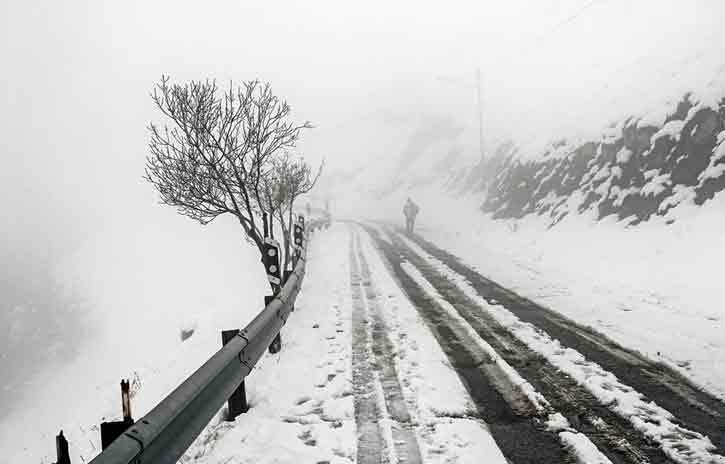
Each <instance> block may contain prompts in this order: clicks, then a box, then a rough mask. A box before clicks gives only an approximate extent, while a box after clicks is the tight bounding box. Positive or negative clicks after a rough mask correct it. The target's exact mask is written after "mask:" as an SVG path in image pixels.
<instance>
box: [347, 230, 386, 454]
mask: <svg viewBox="0 0 725 464" xmlns="http://www.w3.org/2000/svg"><path fill="white" fill-rule="evenodd" d="M353 240H354V237H353V236H352V234H351V237H350V251H349V259H350V287H351V290H352V382H353V392H354V395H355V398H354V406H355V425H356V427H357V458H356V460H355V462H356V463H358V464H380V463H382V462H387V459H385V460H384V458H385V456H384V454H383V451H384V450H385V448H386V447H387V443H386V440H385V438H384V437H383V431H382V428H381V423H380V420H381V417H382V411H381V410H380V405H379V401H378V398H377V395H378V390H377V388H376V387H375V378H374V372H373V369H372V366H371V365H370V360H371V358H372V353H371V350H370V334H369V333H368V328H367V325H368V320H367V319H368V318H367V310H366V308H365V303H364V301H363V295H362V290H361V288H360V273H359V271H358V269H357V264H356V257H355V250H354V243H353Z"/></svg>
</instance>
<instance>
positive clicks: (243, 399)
mask: <svg viewBox="0 0 725 464" xmlns="http://www.w3.org/2000/svg"><path fill="white" fill-rule="evenodd" d="M237 335H239V329H232V330H222V346H224V345H226V344H227V343H229V341H230V340H231V339H233V338H234V337H236V336H237ZM227 409H228V413H227V417H225V418H224V420H226V421H229V422H233V421H234V419H236V418H237V416H238V415H240V414H242V413H245V412H247V411H249V404H247V389H246V387H245V386H244V380H242V383H241V384H239V386H238V387H237V389H236V390H234V393H232V396H230V397H229V399H228V400H227Z"/></svg>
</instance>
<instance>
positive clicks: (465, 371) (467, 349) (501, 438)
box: [373, 231, 606, 464]
mask: <svg viewBox="0 0 725 464" xmlns="http://www.w3.org/2000/svg"><path fill="white" fill-rule="evenodd" d="M373 232H374V231H373ZM373 236H374V235H373ZM375 243H376V244H377V245H378V248H379V249H380V250H382V252H383V255H384V257H385V258H386V259H387V261H388V263H389V264H390V268H391V270H392V272H393V274H394V275H395V277H396V278H397V279H398V281H399V282H400V284H401V287H402V288H403V290H404V292H405V293H406V294H407V296H408V298H409V299H410V300H411V302H412V303H413V304H414V306H415V307H416V309H418V311H419V313H420V314H421V315H422V317H423V319H424V320H425V321H426V323H427V324H428V326H429V327H430V329H431V332H433V335H434V336H435V338H436V339H437V340H438V343H439V344H440V345H441V347H442V349H443V351H444V352H445V354H446V356H447V357H448V359H449V361H450V363H451V365H452V367H453V368H454V370H455V371H456V373H457V374H458V376H459V377H460V378H461V380H462V382H463V384H464V385H465V386H466V389H467V390H468V392H469V394H470V396H471V399H472V400H473V402H474V404H475V405H476V408H477V410H478V414H479V416H480V418H481V419H483V420H484V421H485V422H486V424H487V425H488V428H489V430H490V432H491V434H492V435H493V437H494V439H495V441H496V444H497V445H498V447H499V448H500V449H501V451H502V452H503V453H504V455H505V456H506V458H507V459H508V460H510V461H511V462H512V463H514V464H541V463H557V464H566V463H573V462H577V458H576V453H575V452H574V451H573V450H572V451H570V450H569V449H565V447H564V446H562V444H561V443H560V442H559V437H558V436H557V434H556V433H555V432H554V431H551V430H548V429H547V424H546V423H545V422H544V421H543V420H542V419H541V417H540V411H538V410H537V407H536V405H535V404H533V403H534V401H533V400H532V399H531V398H528V397H527V396H526V394H525V393H524V392H522V391H521V390H520V389H518V388H512V387H511V385H510V378H507V376H506V374H505V373H504V372H502V370H501V367H500V365H498V364H499V363H497V360H496V359H492V357H491V355H490V354H489V353H487V352H485V351H484V350H482V349H481V348H480V347H479V346H478V345H477V344H476V343H475V342H474V341H473V340H471V338H470V334H469V333H468V332H467V331H466V328H465V327H462V326H461V325H460V324H459V323H458V322H457V321H455V320H452V319H451V317H450V315H449V314H448V313H447V312H446V310H444V309H443V308H441V307H440V305H439V304H438V303H437V302H436V301H435V300H434V299H432V298H430V296H429V295H428V294H427V293H426V292H425V291H424V290H423V289H422V288H421V287H420V286H419V285H418V283H416V282H415V280H414V279H413V278H411V277H410V276H409V275H408V274H407V273H406V272H405V270H403V268H402V267H401V262H400V260H399V259H398V255H397V254H396V253H395V252H394V251H393V250H392V247H391V245H390V244H387V243H385V242H383V241H381V240H380V239H379V238H376V239H375ZM572 437H576V438H572ZM567 438H569V439H570V441H569V442H568V443H567V444H571V445H573V444H574V442H575V441H576V440H577V438H580V436H578V434H570V435H567ZM595 462H596V461H595ZM599 462H606V461H599Z"/></svg>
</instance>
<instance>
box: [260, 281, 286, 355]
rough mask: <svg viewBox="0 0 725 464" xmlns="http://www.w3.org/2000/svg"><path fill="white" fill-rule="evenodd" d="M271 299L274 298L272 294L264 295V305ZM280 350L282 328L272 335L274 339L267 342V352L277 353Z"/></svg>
mask: <svg viewBox="0 0 725 464" xmlns="http://www.w3.org/2000/svg"><path fill="white" fill-rule="evenodd" d="M272 300H274V295H272V296H265V297H264V307H265V308H266V307H267V305H269V304H270V303H271V302H272ZM280 350H282V329H279V332H277V335H276V336H275V337H274V340H272V343H270V344H269V352H270V353H272V354H276V353H279V352H280Z"/></svg>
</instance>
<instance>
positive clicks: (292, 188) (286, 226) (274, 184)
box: [263, 152, 324, 269]
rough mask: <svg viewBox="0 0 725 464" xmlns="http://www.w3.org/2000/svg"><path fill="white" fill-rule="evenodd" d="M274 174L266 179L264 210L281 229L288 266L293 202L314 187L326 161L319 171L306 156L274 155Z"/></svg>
mask: <svg viewBox="0 0 725 464" xmlns="http://www.w3.org/2000/svg"><path fill="white" fill-rule="evenodd" d="M272 166H273V167H272V170H271V172H272V173H273V174H272V175H270V176H268V177H267V179H266V182H265V183H264V197H265V200H266V201H265V202H264V203H263V205H264V208H265V211H267V212H268V213H269V215H270V217H271V218H274V219H275V220H276V221H277V222H278V223H279V225H280V228H281V229H282V240H283V248H284V266H283V269H287V267H288V265H289V263H290V260H291V252H290V248H291V247H290V243H291V239H290V234H291V232H292V225H293V219H294V204H295V201H296V200H297V198H299V197H300V196H301V195H304V194H305V193H307V192H309V191H310V190H312V188H313V187H314V186H315V184H316V183H317V180H318V179H319V177H320V175H321V174H322V168H323V166H324V162H323V163H321V164H320V167H319V168H318V169H317V172H316V173H315V172H313V170H312V167H311V166H310V165H309V164H308V163H307V162H305V160H304V159H303V158H300V157H294V156H292V155H290V153H289V152H285V153H284V154H282V155H280V156H277V157H275V158H274V159H273V160H272Z"/></svg>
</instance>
